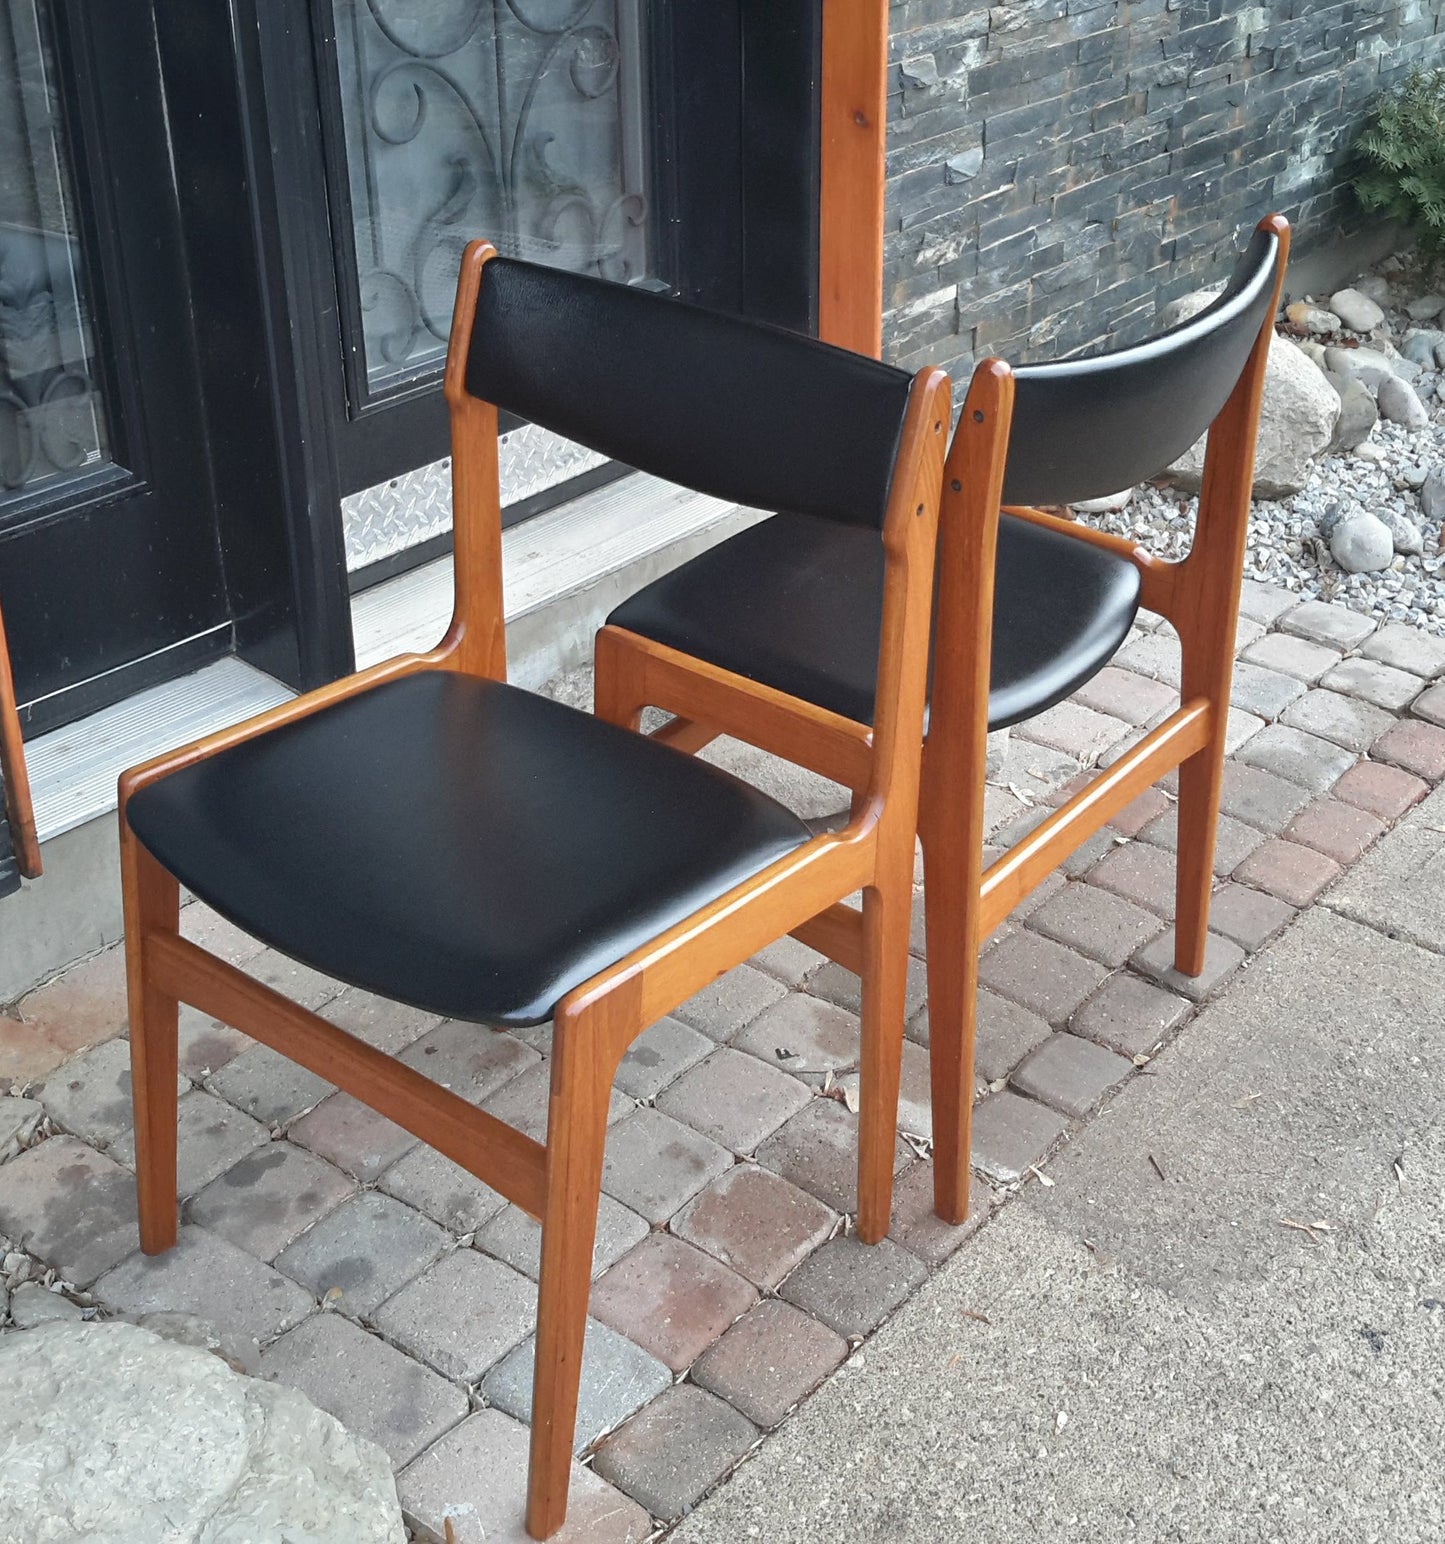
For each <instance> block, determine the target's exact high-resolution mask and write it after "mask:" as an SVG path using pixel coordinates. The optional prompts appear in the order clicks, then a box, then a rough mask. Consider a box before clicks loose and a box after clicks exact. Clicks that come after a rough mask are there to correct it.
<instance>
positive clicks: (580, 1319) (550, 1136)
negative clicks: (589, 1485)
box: [527, 1020, 611, 1539]
mask: <svg viewBox="0 0 1445 1544" xmlns="http://www.w3.org/2000/svg"><path fill="white" fill-rule="evenodd" d="M599 1038H600V1037H599V1036H598V1035H596V1034H594V1033H592V1026H591V1025H590V1024H589V1023H587V1022H585V1021H583V1020H573V1021H571V1022H570V1023H567V1024H563V1023H560V1022H559V1023H558V1024H557V1026H556V1028H555V1030H554V1032H553V1040H552V1090H551V1097H550V1101H549V1105H548V1114H547V1200H546V1209H545V1212H544V1214H543V1217H542V1268H541V1274H540V1276H539V1279H538V1296H537V1360H536V1367H535V1370H534V1372H533V1376H532V1446H531V1466H530V1470H529V1473H528V1479H527V1532H528V1533H530V1534H531V1536H532V1537H533V1538H534V1539H545V1538H548V1537H549V1536H550V1535H551V1534H554V1533H555V1532H556V1531H557V1530H558V1529H559V1528H560V1527H561V1526H562V1524H563V1522H564V1521H565V1520H566V1517H567V1484H568V1478H569V1470H570V1467H571V1463H572V1441H573V1437H574V1435H575V1431H576V1426H577V1394H578V1388H579V1386H580V1383H581V1377H582V1347H583V1340H584V1338H585V1335H586V1329H587V1299H588V1294H589V1292H590V1290H591V1285H592V1245H593V1240H594V1237H595V1235H596V1231H597V1206H598V1201H599V1199H600V1196H601V1190H602V1153H603V1147H604V1145H605V1143H606V1140H607V1105H608V1098H609V1094H610V1091H611V1073H610V1071H609V1070H608V1069H606V1068H605V1067H604V1066H602V1065H601V1061H600V1058H599V1056H598V1051H597V1041H598V1039H599Z"/></svg>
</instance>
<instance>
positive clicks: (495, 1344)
mask: <svg viewBox="0 0 1445 1544" xmlns="http://www.w3.org/2000/svg"><path fill="white" fill-rule="evenodd" d="M536 1320H537V1289H536V1287H535V1286H534V1285H533V1284H532V1283H531V1282H530V1281H528V1280H527V1278H526V1277H525V1276H523V1275H520V1274H519V1273H518V1272H517V1271H514V1270H513V1269H512V1268H511V1267H510V1266H507V1265H503V1264H502V1262H501V1261H500V1260H493V1259H492V1258H491V1257H490V1256H488V1255H484V1254H478V1253H477V1251H476V1250H475V1249H458V1250H456V1251H454V1252H453V1253H452V1254H449V1255H444V1256H443V1257H442V1258H441V1259H440V1260H438V1261H437V1263H436V1264H435V1265H433V1266H432V1267H431V1269H430V1270H428V1271H426V1272H425V1273H424V1274H423V1275H421V1276H418V1277H417V1279H416V1280H415V1281H413V1282H411V1283H410V1284H409V1285H407V1286H405V1287H403V1288H402V1289H401V1291H400V1292H398V1293H397V1294H396V1296H395V1297H393V1298H391V1299H390V1300H389V1301H388V1302H385V1303H383V1304H382V1306H381V1307H380V1308H379V1309H377V1311H376V1313H375V1314H374V1315H373V1322H374V1323H375V1325H376V1327H377V1329H379V1330H380V1331H381V1332H382V1334H383V1335H385V1336H386V1337H387V1339H388V1340H393V1341H395V1342H396V1343H397V1345H399V1346H401V1347H402V1349H403V1350H405V1351H409V1352H410V1353H411V1354H412V1355H413V1356H416V1357H420V1358H421V1360H422V1361H424V1362H425V1363H427V1365H428V1366H430V1367H434V1368H435V1369H436V1370H437V1371H438V1372H439V1373H440V1374H441V1375H442V1377H444V1378H451V1379H452V1380H453V1381H459V1382H463V1383H474V1382H476V1380H477V1379H478V1378H480V1377H481V1376H482V1374H483V1373H484V1372H486V1370H487V1369H488V1368H489V1367H491V1366H493V1365H494V1364H495V1363H496V1362H498V1361H500V1360H501V1359H502V1357H504V1356H505V1355H506V1354H507V1352H508V1351H510V1350H511V1349H512V1347H513V1346H515V1345H519V1344H520V1343H521V1341H522V1339H523V1337H524V1336H525V1335H526V1334H527V1332H528V1331H529V1330H531V1329H532V1328H533V1327H534V1326H535V1324H536Z"/></svg>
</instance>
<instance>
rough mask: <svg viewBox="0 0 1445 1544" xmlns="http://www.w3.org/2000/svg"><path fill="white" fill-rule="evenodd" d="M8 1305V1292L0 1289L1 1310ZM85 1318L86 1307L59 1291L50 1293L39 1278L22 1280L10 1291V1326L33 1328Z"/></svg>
mask: <svg viewBox="0 0 1445 1544" xmlns="http://www.w3.org/2000/svg"><path fill="white" fill-rule="evenodd" d="M4 1307H5V1292H4V1289H3V1288H0V1312H3V1310H4ZM84 1317H85V1309H83V1308H82V1307H81V1306H80V1304H79V1303H72V1302H71V1301H70V1299H69V1298H68V1297H63V1296H62V1295H61V1294H60V1293H59V1292H51V1291H50V1290H49V1289H48V1288H46V1287H42V1286H41V1285H40V1283H39V1282H38V1281H22V1282H21V1283H20V1285H19V1286H18V1287H16V1288H15V1290H14V1291H13V1292H12V1293H11V1294H10V1325H11V1327H12V1328H13V1329H17V1330H33V1329H34V1328H35V1326H36V1325H37V1324H56V1323H60V1322H62V1321H66V1320H69V1321H71V1322H74V1321H75V1320H76V1319H83V1318H84Z"/></svg>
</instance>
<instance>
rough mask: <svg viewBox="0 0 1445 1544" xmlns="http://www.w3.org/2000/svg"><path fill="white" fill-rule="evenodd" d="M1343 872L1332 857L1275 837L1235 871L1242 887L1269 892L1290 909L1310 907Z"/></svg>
mask: <svg viewBox="0 0 1445 1544" xmlns="http://www.w3.org/2000/svg"><path fill="white" fill-rule="evenodd" d="M1340 873H1341V867H1340V865H1339V864H1338V863H1336V862H1335V860H1334V859H1333V858H1327V857H1326V856H1325V855H1324V853H1322V852H1316V851H1315V850H1314V849H1313V848H1311V847H1302V846H1301V845H1300V844H1299V843H1298V842H1287V841H1285V840H1283V839H1282V838H1281V837H1275V836H1272V837H1270V839H1269V840H1268V841H1267V842H1266V843H1265V844H1264V845H1263V846H1262V847H1261V848H1260V849H1259V851H1258V852H1255V853H1251V854H1250V856H1249V857H1248V858H1247V859H1246V860H1245V862H1243V863H1241V864H1240V865H1239V868H1238V869H1237V870H1236V874H1237V877H1238V879H1239V881H1240V883H1241V884H1246V885H1253V886H1254V887H1255V888H1257V889H1260V890H1266V891H1268V892H1269V894H1271V895H1274V896H1278V897H1279V899H1280V900H1282V901H1285V902H1287V903H1288V904H1289V905H1291V906H1308V905H1309V904H1310V902H1311V901H1313V900H1314V899H1315V897H1316V896H1317V895H1319V893H1320V891H1321V890H1323V889H1324V888H1325V887H1326V886H1327V885H1329V884H1332V883H1333V882H1334V881H1335V880H1336V879H1338V878H1339V877H1340Z"/></svg>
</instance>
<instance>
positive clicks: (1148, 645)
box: [1114, 633, 1181, 688]
mask: <svg viewBox="0 0 1445 1544" xmlns="http://www.w3.org/2000/svg"><path fill="white" fill-rule="evenodd" d="M1114 663H1115V664H1116V665H1119V666H1122V667H1123V668H1124V669H1125V670H1133V671H1137V672H1138V674H1140V675H1144V676H1149V677H1151V678H1152V679H1153V680H1156V681H1166V682H1168V684H1169V685H1170V686H1173V687H1176V688H1177V687H1178V685H1179V681H1180V674H1181V661H1180V652H1179V640H1178V638H1175V637H1172V636H1169V635H1167V634H1163V633H1148V634H1145V635H1144V636H1142V637H1139V638H1134V639H1131V640H1130V641H1129V642H1128V643H1126V644H1125V645H1124V647H1123V648H1122V649H1120V650H1119V652H1118V653H1117V654H1116V655H1115V656H1114Z"/></svg>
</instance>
